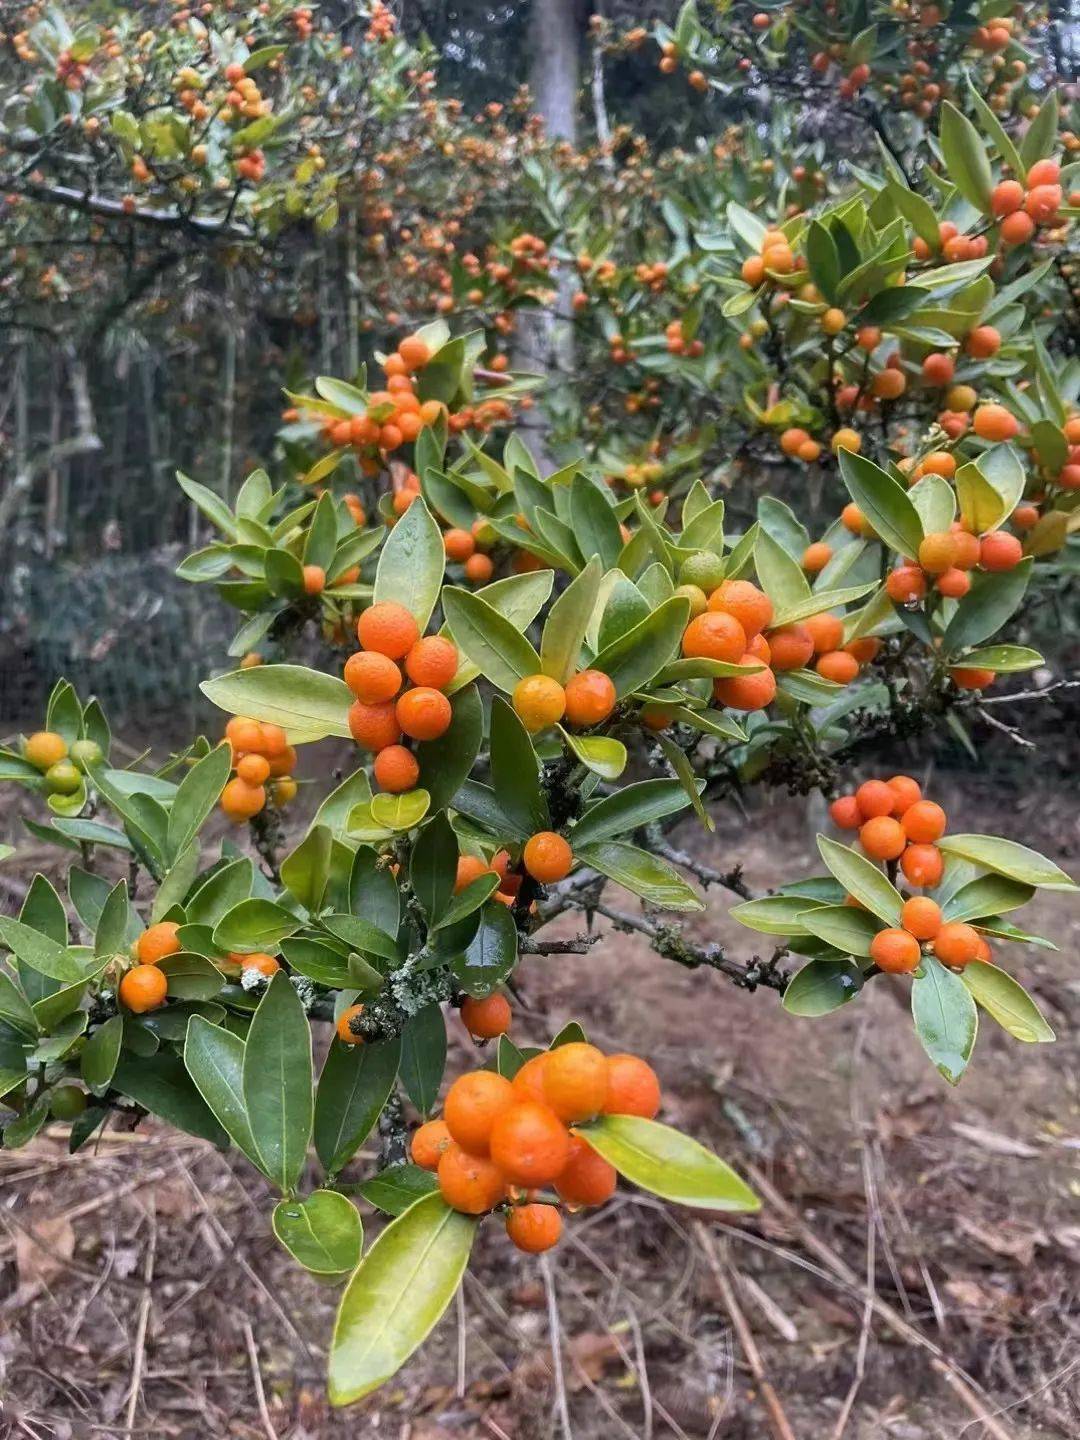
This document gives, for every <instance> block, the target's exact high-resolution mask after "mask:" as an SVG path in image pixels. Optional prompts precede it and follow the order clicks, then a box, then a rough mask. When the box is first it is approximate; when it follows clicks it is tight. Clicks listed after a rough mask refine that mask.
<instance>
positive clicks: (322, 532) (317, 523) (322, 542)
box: [303, 491, 389, 571]
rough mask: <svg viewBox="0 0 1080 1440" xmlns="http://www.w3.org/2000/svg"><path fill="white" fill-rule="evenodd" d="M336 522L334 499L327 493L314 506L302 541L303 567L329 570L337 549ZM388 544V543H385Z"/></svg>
mask: <svg viewBox="0 0 1080 1440" xmlns="http://www.w3.org/2000/svg"><path fill="white" fill-rule="evenodd" d="M337 533H338V521H337V510H336V508H335V505H334V497H333V496H332V495H331V494H330V492H329V491H326V493H325V494H323V495H320V496H319V503H318V504H317V505H316V506H315V511H314V514H313V515H312V517H311V523H310V525H309V526H308V532H307V539H306V540H305V541H304V555H303V563H304V564H305V565H318V567H319V569H320V570H323V571H326V570H329V569H330V564H331V562H332V560H333V558H334V551H335V549H336V548H337ZM387 543H388V544H389V541H388V542H387Z"/></svg>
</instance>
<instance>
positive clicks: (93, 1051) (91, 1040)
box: [79, 1015, 124, 1094]
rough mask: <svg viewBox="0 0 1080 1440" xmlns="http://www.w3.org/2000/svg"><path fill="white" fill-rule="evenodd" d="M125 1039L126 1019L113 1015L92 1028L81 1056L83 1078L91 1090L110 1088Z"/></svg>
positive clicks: (101, 1092)
mask: <svg viewBox="0 0 1080 1440" xmlns="http://www.w3.org/2000/svg"><path fill="white" fill-rule="evenodd" d="M123 1041H124V1019H123V1016H122V1015H113V1016H111V1017H110V1018H109V1019H108V1020H106V1021H105V1023H104V1025H99V1026H98V1027H97V1029H96V1030H92V1031H91V1032H90V1035H89V1036H88V1037H87V1041H86V1044H85V1045H84V1046H83V1051H82V1054H81V1055H80V1056H79V1068H80V1072H81V1074H82V1078H83V1079H84V1080H85V1081H86V1084H87V1085H88V1086H89V1087H90V1089H91V1090H93V1091H95V1092H96V1093H98V1094H104V1093H105V1091H106V1090H107V1089H108V1088H109V1084H110V1082H111V1081H112V1078H113V1075H114V1073H115V1071H116V1067H117V1065H118V1064H119V1062H120V1050H121V1046H122V1045H123Z"/></svg>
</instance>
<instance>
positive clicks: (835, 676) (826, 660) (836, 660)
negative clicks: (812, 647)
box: [814, 650, 859, 685]
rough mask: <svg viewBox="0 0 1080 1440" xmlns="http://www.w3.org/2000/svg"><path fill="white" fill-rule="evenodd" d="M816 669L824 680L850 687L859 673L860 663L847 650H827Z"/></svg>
mask: <svg viewBox="0 0 1080 1440" xmlns="http://www.w3.org/2000/svg"><path fill="white" fill-rule="evenodd" d="M814 669H815V670H816V671H817V673H818V674H819V675H820V676H821V678H822V679H823V680H835V681H836V683H837V684H838V685H850V684H851V682H852V680H854V679H855V676H856V675H858V673H859V662H858V660H856V659H855V656H854V655H849V654H848V652H847V651H846V650H826V652H825V654H824V655H819V656H818V659H817V664H816V665H815V666H814Z"/></svg>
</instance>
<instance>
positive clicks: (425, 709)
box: [395, 685, 454, 740]
mask: <svg viewBox="0 0 1080 1440" xmlns="http://www.w3.org/2000/svg"><path fill="white" fill-rule="evenodd" d="M395 714H396V716H397V723H398V724H399V725H400V726H401V728H402V730H404V732H405V734H406V735H408V736H410V737H411V738H412V739H413V740H437V739H438V738H439V736H440V735H445V734H446V732H447V730H449V728H450V721H451V720H452V719H453V718H454V712H453V710H451V708H450V701H449V700H448V699H447V698H446V696H445V695H444V694H443V693H442V691H441V690H436V689H434V688H433V687H432V686H430V685H416V686H414V687H413V688H412V689H411V690H406V691H405V694H404V695H402V696H401V698H400V699H399V700H398V702H397V708H396V710H395Z"/></svg>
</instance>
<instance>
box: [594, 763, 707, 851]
mask: <svg viewBox="0 0 1080 1440" xmlns="http://www.w3.org/2000/svg"><path fill="white" fill-rule="evenodd" d="M688 803H689V802H688V800H687V796H686V792H685V790H684V789H683V787H682V785H681V783H680V782H679V781H678V780H639V781H638V782H637V784H634V785H626V786H624V787H623V788H622V789H621V790H616V791H615V792H614V793H613V794H611V795H608V796H606V797H605V798H604V799H603V800H600V801H598V802H597V803H596V804H595V805H593V806H591V807H590V808H589V809H588V810H586V811H585V814H584V815H582V817H581V819H580V820H578V822H577V824H576V825H575V826H574V828H573V830H572V832H571V837H570V838H571V844H572V845H573V847H574V849H575V850H577V849H579V847H580V846H582V845H591V844H595V842H596V841H598V840H609V839H611V838H613V837H614V836H617V835H631V834H633V832H634V831H635V830H637V829H639V828H640V827H641V826H642V825H651V824H652V823H653V821H654V820H662V819H663V818H664V816H665V815H673V814H674V813H675V812H676V811H677V810H682V809H684V808H685V807H686V805H687V804H688Z"/></svg>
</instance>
